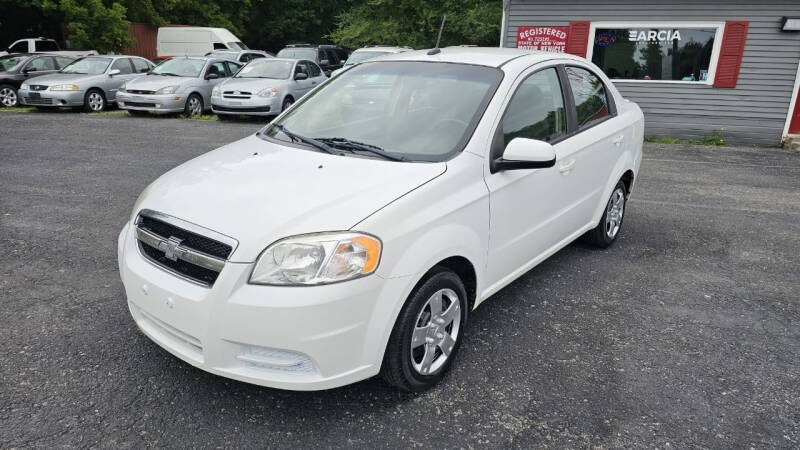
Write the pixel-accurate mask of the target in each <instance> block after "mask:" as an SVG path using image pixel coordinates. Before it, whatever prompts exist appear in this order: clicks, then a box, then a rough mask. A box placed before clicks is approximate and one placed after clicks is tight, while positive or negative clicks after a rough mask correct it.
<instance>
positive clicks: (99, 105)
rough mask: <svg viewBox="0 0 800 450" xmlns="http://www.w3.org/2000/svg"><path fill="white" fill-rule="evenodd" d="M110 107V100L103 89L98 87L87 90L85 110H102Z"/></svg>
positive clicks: (84, 103)
mask: <svg viewBox="0 0 800 450" xmlns="http://www.w3.org/2000/svg"><path fill="white" fill-rule="evenodd" d="M106 108H108V102H107V101H106V96H105V95H104V94H103V91H101V90H100V89H97V88H92V89H89V90H88V91H86V95H84V96H83V111H84V112H102V111H105V110H106Z"/></svg>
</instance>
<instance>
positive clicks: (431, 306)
mask: <svg viewBox="0 0 800 450" xmlns="http://www.w3.org/2000/svg"><path fill="white" fill-rule="evenodd" d="M468 309H469V303H468V301H467V291H466V289H465V288H464V283H463V282H462V281H461V278H459V276H458V275H456V274H455V272H453V271H451V270H449V269H447V268H444V267H436V268H434V269H433V271H432V272H431V274H430V275H429V276H428V277H427V278H426V279H425V280H424V281H423V282H422V283H421V284H420V285H419V286H418V287H417V288H416V289H415V290H414V291H413V292H412V293H411V295H410V296H409V298H408V300H407V301H406V304H405V305H404V306H403V309H402V310H401V311H400V315H399V316H398V317H397V321H396V322H395V325H394V329H393V330H392V335H391V337H390V338H389V343H388V344H387V346H386V352H385V353H384V356H383V364H382V365H381V376H382V377H383V379H384V380H385V381H386V382H387V383H388V384H390V385H392V386H394V387H396V388H398V389H401V390H404V391H409V392H417V391H422V390H425V389H428V388H430V387H432V386H433V385H435V384H436V383H438V382H439V380H441V379H442V378H443V377H444V375H445V373H446V372H447V370H448V369H449V368H450V365H451V364H452V362H453V359H454V358H455V356H456V353H457V352H458V349H459V346H460V344H461V336H462V335H463V334H464V327H465V326H466V323H467V315H468Z"/></svg>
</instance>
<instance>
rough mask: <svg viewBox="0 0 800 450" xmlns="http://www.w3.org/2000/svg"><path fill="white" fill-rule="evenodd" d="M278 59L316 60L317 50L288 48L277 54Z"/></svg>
mask: <svg viewBox="0 0 800 450" xmlns="http://www.w3.org/2000/svg"><path fill="white" fill-rule="evenodd" d="M278 58H294V59H311V60H315V61H316V59H317V50H316V49H314V48H295V47H288V48H284V49H283V50H281V51H279V52H278Z"/></svg>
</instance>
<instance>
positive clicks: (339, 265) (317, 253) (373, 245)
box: [250, 232, 381, 286]
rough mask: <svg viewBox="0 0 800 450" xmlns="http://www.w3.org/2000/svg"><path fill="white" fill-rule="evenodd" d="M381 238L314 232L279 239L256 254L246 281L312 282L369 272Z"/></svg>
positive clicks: (374, 267)
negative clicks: (259, 253)
mask: <svg viewBox="0 0 800 450" xmlns="http://www.w3.org/2000/svg"><path fill="white" fill-rule="evenodd" d="M380 257H381V242H380V241H379V240H378V238H376V237H374V236H369V235H366V234H363V233H353V232H338V233H314V234H305V235H300V236H293V237H289V238H286V239H281V240H280V241H277V242H275V243H274V244H272V245H270V246H269V247H267V249H266V250H264V251H263V252H262V253H261V256H259V257H258V261H256V265H255V267H254V268H253V273H252V274H250V283H254V284H271V285H282V286H287V285H294V286H298V285H315V284H328V283H336V282H339V281H345V280H352V279H354V278H359V277H363V276H365V275H369V274H371V273H372V272H374V271H375V269H376V268H377V267H378V261H380Z"/></svg>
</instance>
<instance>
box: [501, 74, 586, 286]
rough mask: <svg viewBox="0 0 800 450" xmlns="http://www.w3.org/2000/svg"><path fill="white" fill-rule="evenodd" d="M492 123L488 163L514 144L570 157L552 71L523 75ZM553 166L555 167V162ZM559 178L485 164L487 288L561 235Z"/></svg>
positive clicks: (528, 263)
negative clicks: (528, 142)
mask: <svg viewBox="0 0 800 450" xmlns="http://www.w3.org/2000/svg"><path fill="white" fill-rule="evenodd" d="M511 92H513V94H511V96H510V97H509V99H507V102H506V106H505V107H504V108H503V111H504V112H503V114H502V115H501V116H500V117H499V118H498V119H497V123H496V124H495V129H494V133H493V136H494V137H493V139H492V143H491V152H490V160H494V161H497V160H498V159H499V158H502V155H503V152H504V151H505V148H506V147H507V146H508V144H509V143H510V142H511V141H512V140H513V139H515V138H524V139H535V140H539V141H544V142H548V143H550V144H551V145H552V146H553V150H554V151H555V152H556V154H557V155H558V154H565V153H569V146H570V145H571V144H570V143H569V142H568V139H566V138H567V136H568V132H569V120H570V118H569V115H568V112H569V109H568V108H569V103H568V99H567V98H566V96H565V90H564V88H563V83H562V81H561V76H560V74H559V69H558V68H557V67H556V66H549V67H544V68H541V67H534V68H530V69H528V70H527V71H525V72H523V73H522V74H521V75H520V77H519V78H518V79H517V81H516V84H515V86H514V87H513V88H512V90H511ZM556 164H558V157H557V161H556ZM562 178H563V176H562V175H561V174H560V172H559V171H558V169H557V168H556V167H549V168H540V169H519V170H498V169H496V168H495V167H494V166H493V164H491V163H490V164H488V165H487V169H486V173H485V181H486V185H487V187H488V188H489V201H490V236H489V250H488V258H487V272H486V273H487V281H488V283H489V285H490V286H491V285H495V284H497V283H501V284H503V281H504V280H511V279H513V278H515V277H516V276H517V275H519V274H520V273H522V272H524V271H525V270H528V269H529V268H530V267H533V265H535V264H536V263H537V262H538V261H540V260H541V259H542V258H544V257H546V256H547V252H548V250H550V249H552V248H553V247H554V246H556V245H557V244H558V243H559V242H560V241H561V240H562V239H563V237H564V235H565V227H564V224H563V223H562V218H561V217H559V216H560V214H561V213H562V211H563V209H564V203H565V201H566V199H565V198H564V196H563V195H562V192H561V190H562V189H563V186H562V185H563V180H562Z"/></svg>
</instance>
